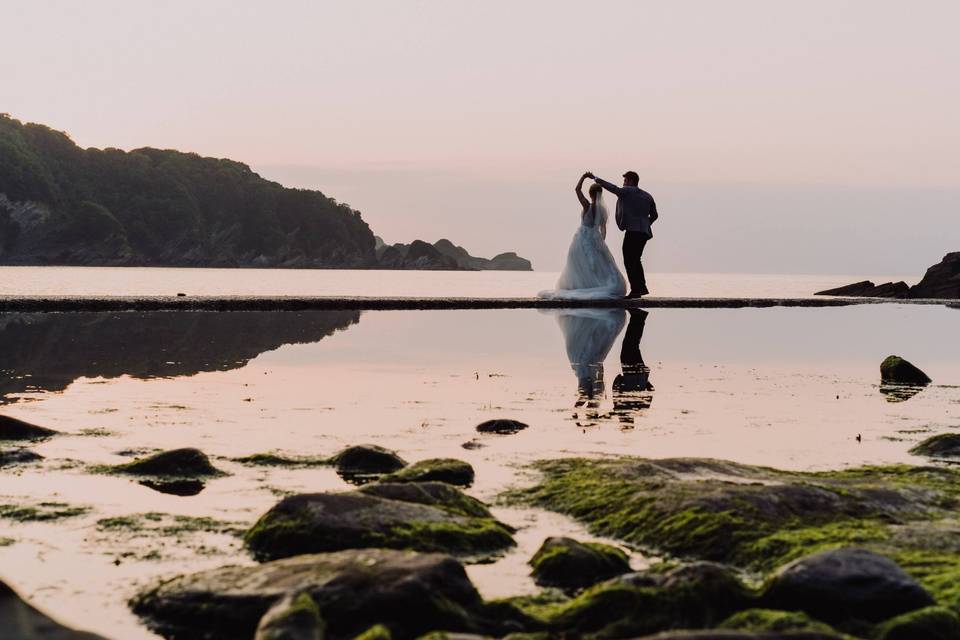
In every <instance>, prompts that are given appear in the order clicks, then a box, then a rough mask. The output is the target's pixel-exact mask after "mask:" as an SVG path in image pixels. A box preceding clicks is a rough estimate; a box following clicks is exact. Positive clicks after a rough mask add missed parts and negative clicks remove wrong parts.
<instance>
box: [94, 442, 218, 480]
mask: <svg viewBox="0 0 960 640" xmlns="http://www.w3.org/2000/svg"><path fill="white" fill-rule="evenodd" d="M109 471H110V472H111V473H124V474H130V475H139V476H160V477H177V478H192V477H202V476H220V475H223V472H222V471H220V470H219V469H217V468H216V467H214V466H213V465H212V464H211V463H210V458H208V457H207V454H205V453H204V452H203V451H200V450H199V449H193V448H184V449H171V450H170V451H161V452H160V453H155V454H153V455H151V456H147V457H145V458H139V459H137V460H134V461H133V462H127V463H125V464H118V465H114V466H112V467H110V468H109Z"/></svg>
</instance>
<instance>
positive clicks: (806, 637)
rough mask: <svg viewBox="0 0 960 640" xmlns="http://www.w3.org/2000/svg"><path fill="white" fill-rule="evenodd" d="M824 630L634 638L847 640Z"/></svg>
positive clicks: (712, 631) (671, 633) (669, 633)
mask: <svg viewBox="0 0 960 640" xmlns="http://www.w3.org/2000/svg"><path fill="white" fill-rule="evenodd" d="M847 638H848V636H841V635H838V634H836V633H829V632H826V631H759V632H751V631H734V630H730V629H719V630H717V629H710V630H685V629H684V630H679V631H664V632H663V633H657V634H655V635H651V636H643V637H642V638H636V639H635V640H847Z"/></svg>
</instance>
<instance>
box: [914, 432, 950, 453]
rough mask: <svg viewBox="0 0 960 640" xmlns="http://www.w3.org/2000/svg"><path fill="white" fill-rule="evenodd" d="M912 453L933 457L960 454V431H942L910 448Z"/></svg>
mask: <svg viewBox="0 0 960 640" xmlns="http://www.w3.org/2000/svg"><path fill="white" fill-rule="evenodd" d="M910 453H912V454H914V455H917V456H930V457H931V458H954V457H957V456H960V433H941V434H939V435H935V436H932V437H930V438H927V439H926V440H924V441H923V442H921V443H920V444H918V445H917V446H915V447H913V448H912V449H910Z"/></svg>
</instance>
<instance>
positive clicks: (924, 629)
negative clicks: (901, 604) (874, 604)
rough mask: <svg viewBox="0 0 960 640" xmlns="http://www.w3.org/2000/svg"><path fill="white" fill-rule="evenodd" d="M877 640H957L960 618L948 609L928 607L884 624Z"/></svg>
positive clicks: (959, 634) (959, 636) (959, 630)
mask: <svg viewBox="0 0 960 640" xmlns="http://www.w3.org/2000/svg"><path fill="white" fill-rule="evenodd" d="M876 637H877V640H919V639H921V638H922V639H923V640H956V639H957V638H960V617H958V616H957V614H956V612H954V611H953V610H951V609H948V608H947V607H926V608H925V609H919V610H917V611H911V612H910V613H905V614H903V615H901V616H897V617H896V618H893V619H891V620H888V621H886V622H884V623H883V624H882V625H881V626H880V629H879V630H878V631H877V634H876Z"/></svg>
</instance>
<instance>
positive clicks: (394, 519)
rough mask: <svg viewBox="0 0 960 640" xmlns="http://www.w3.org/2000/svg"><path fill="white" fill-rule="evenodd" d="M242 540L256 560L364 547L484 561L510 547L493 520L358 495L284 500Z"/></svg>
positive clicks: (501, 527)
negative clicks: (411, 550) (475, 558)
mask: <svg viewBox="0 0 960 640" xmlns="http://www.w3.org/2000/svg"><path fill="white" fill-rule="evenodd" d="M439 502H440V501H439V499H438V502H437V504H438V505H439ZM244 539H245V541H246V544H247V547H248V548H249V549H250V550H251V551H252V552H253V554H254V556H255V557H256V558H257V559H259V560H272V559H275V558H284V557H288V556H293V555H297V554H301V553H317V552H322V551H337V550H340V549H358V548H366V547H385V548H390V549H413V550H417V551H443V552H447V553H454V554H457V555H463V556H484V555H489V554H491V553H493V552H496V551H500V550H502V549H505V548H507V547H510V546H512V545H513V544H514V542H513V538H512V536H511V535H510V530H509V529H508V528H507V527H506V526H505V525H503V524H502V523H500V522H498V521H497V520H494V519H493V518H488V517H481V518H478V517H471V516H465V515H461V514H460V513H458V512H457V511H455V510H450V509H445V508H441V507H440V506H430V505H427V504H418V503H416V502H403V501H400V500H391V499H386V498H381V497H378V496H376V495H369V494H367V493H362V492H359V491H355V492H350V493H312V494H301V495H296V496H290V497H287V498H284V499H283V500H281V501H280V502H279V503H277V504H276V505H275V506H274V507H273V508H272V509H270V510H269V511H268V512H267V513H265V514H264V515H263V516H261V517H260V519H259V520H258V521H257V522H256V524H254V525H253V527H251V528H250V530H248V531H247V533H246V536H245V538H244Z"/></svg>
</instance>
